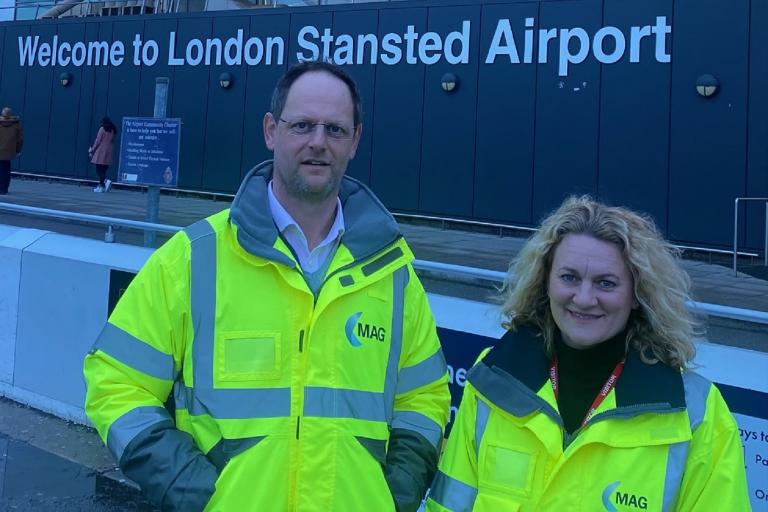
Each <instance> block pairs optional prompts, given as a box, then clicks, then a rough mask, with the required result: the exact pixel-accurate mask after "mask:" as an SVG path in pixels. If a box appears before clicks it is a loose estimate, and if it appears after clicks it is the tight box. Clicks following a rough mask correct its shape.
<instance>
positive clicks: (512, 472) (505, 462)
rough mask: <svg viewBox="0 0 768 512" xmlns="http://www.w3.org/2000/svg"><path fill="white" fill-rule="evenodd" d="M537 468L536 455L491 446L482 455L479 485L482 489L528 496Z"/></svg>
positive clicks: (511, 448) (509, 448)
mask: <svg viewBox="0 0 768 512" xmlns="http://www.w3.org/2000/svg"><path fill="white" fill-rule="evenodd" d="M535 466H536V454H535V453H530V452H527V451H525V450H523V449H516V448H513V447H505V446H498V445H493V444H489V445H487V446H486V447H485V449H484V450H483V453H482V454H481V460H480V468H479V471H480V474H479V477H480V481H479V483H480V486H481V488H482V487H487V488H489V489H494V490H496V491H501V492H504V493H512V494H515V495H518V496H528V495H529V494H530V492H531V486H532V483H533V475H534V469H535Z"/></svg>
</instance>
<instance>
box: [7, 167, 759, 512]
mask: <svg viewBox="0 0 768 512" xmlns="http://www.w3.org/2000/svg"><path fill="white" fill-rule="evenodd" d="M93 187H94V184H93V183H88V182H78V181H74V180H72V181H68V180H59V179H46V178H34V179H30V178H19V177H15V178H14V180H13V181H12V183H11V190H10V193H9V194H8V195H5V196H0V224H8V225H15V226H21V227H34V228H38V229H45V230H50V231H55V232H59V233H64V234H70V235H75V236H83V237H89V238H94V239H99V240H103V239H104V234H105V228H104V226H101V225H83V224H81V223H78V222H74V221H62V220H53V219H46V218H39V217H32V216H28V215H19V214H16V213H9V212H8V211H5V210H3V209H2V204H3V203H6V204H15V205H27V206H36V207H42V208H49V209H55V210H64V211H69V212H78V213H86V214H93V215H102V216H109V217H118V218H122V219H130V220H145V216H146V209H147V197H148V196H147V194H146V193H144V192H142V191H141V190H140V189H138V188H133V187H121V186H116V187H114V188H113V190H111V191H110V192H108V193H94V192H93ZM230 200H231V196H229V197H228V196H215V195H210V194H209V195H206V194H200V193H186V192H174V191H163V193H162V194H161V196H160V211H159V217H158V222H159V223H161V224H169V225H175V226H186V225H189V224H191V223H193V222H195V221H197V220H198V219H201V218H203V217H206V216H208V215H211V214H213V213H215V212H218V211H220V210H222V209H224V208H227V207H228V206H229V201H230ZM398 222H399V223H400V227H401V230H402V232H403V234H404V236H405V238H406V239H407V240H408V243H409V244H410V246H411V248H412V249H413V251H414V253H415V255H416V257H417V258H418V259H420V260H428V261H436V262H441V263H450V264H455V265H463V266H468V267H475V268H481V269H489V270H495V271H505V270H507V268H508V266H509V263H510V260H511V258H512V257H513V256H514V255H515V254H516V253H517V251H518V250H519V249H520V247H522V245H523V244H524V242H525V236H526V234H525V232H521V231H517V232H516V231H513V230H509V229H500V228H498V227H482V226H469V225H466V224H459V223H453V222H442V221H428V220H420V221H416V220H414V219H412V218H405V217H398ZM115 235H116V242H119V243H127V244H134V245H143V242H144V235H143V233H141V232H136V231H131V230H127V229H122V228H119V229H117V230H116V231H115ZM166 238H167V236H166V235H159V236H158V242H159V243H161V242H162V241H163V240H164V239H166ZM684 256H694V258H693V259H684V260H683V261H682V265H683V266H684V268H685V270H686V271H687V272H688V274H689V275H690V276H691V279H692V282H693V298H694V300H697V301H701V302H707V303H711V304H719V305H724V306H731V307H736V308H745V309H751V310H756V311H762V312H768V280H766V279H761V278H758V277H753V276H751V275H748V274H747V273H742V272H738V273H734V272H733V270H731V269H730V268H729V264H730V260H729V259H726V258H725V257H723V256H717V255H707V254H701V253H697V254H690V253H688V254H684ZM718 258H720V260H721V261H720V263H721V264H714V263H713V262H714V261H717V260H718ZM710 260H711V261H710ZM751 263H753V262H750V261H747V260H745V261H742V264H744V265H745V266H746V265H748V264H751ZM751 270H754V269H751ZM760 272H763V274H762V275H763V276H768V272H765V269H758V270H757V272H753V273H756V274H758V275H760ZM422 279H423V281H424V285H425V287H426V288H427V290H428V291H431V292H434V293H442V294H447V295H454V296H460V297H464V298H471V299H474V300H482V301H486V302H494V301H497V300H498V291H497V289H496V286H497V285H498V283H493V282H487V281H486V282H484V281H483V280H482V279H463V280H460V281H461V282H456V280H455V278H446V277H445V276H444V275H440V274H439V273H437V274H434V273H433V274H429V273H427V274H422ZM707 328H708V329H709V333H710V335H714V336H715V339H727V340H730V341H729V342H728V343H727V344H730V345H737V346H744V347H746V348H751V349H753V350H761V351H768V326H765V325H756V324H748V323H745V322H737V321H732V320H724V319H714V318H710V319H709V320H708V323H707ZM710 339H712V338H710ZM3 434H4V435H6V436H8V437H10V438H13V439H15V440H17V441H19V442H23V443H26V444H28V445H30V446H33V447H37V448H40V449H41V450H44V451H46V452H48V453H51V454H55V455H56V456H58V457H62V458H64V459H67V460H70V461H74V462H76V463H77V464H79V465H80V466H81V467H83V468H85V469H86V470H87V471H91V472H93V473H95V474H98V475H104V476H106V477H108V478H111V479H113V480H114V481H117V482H123V483H127V484H129V485H130V484H131V482H130V481H128V480H127V479H126V478H125V477H124V476H123V475H122V474H121V473H120V471H119V470H118V469H117V468H116V467H115V464H114V461H113V460H112V458H111V456H110V455H109V453H108V452H107V450H106V448H105V447H104V446H103V445H102V443H101V441H100V440H99V438H98V436H97V435H96V433H95V431H93V429H90V428H88V427H83V426H80V425H74V424H71V423H67V422H65V421H63V420H61V419H59V418H55V417H53V416H49V415H47V414H45V413H41V412H39V411H35V410H34V409H29V408H28V407H25V406H22V405H19V404H16V403H15V402H12V401H9V400H7V399H2V398H0V435H3ZM0 498H1V497H0ZM126 499H128V498H126ZM2 503H3V502H2V501H1V500H0V504H2ZM126 503H127V502H126ZM131 503H133V502H131ZM137 503H138V502H137ZM132 506H133V505H132ZM136 507H139V508H135V509H134V508H131V510H140V509H145V508H142V507H144V505H143V504H142V503H138V504H137V505H136ZM13 508H16V507H13ZM23 509H25V508H23V507H22V508H21V510H23ZM29 510H42V509H40V508H39V507H32V508H29ZM51 510H55V509H51ZM58 510H59V511H60V510H62V509H61V508H59V509H58ZM83 510H85V509H83ZM94 510H102V509H94ZM104 510H108V509H104ZM126 510H128V509H127V508H126Z"/></svg>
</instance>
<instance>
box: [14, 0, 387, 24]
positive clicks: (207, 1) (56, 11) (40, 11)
mask: <svg viewBox="0 0 768 512" xmlns="http://www.w3.org/2000/svg"><path fill="white" fill-rule="evenodd" d="M381 1H390V2H391V1H397V0H62V1H59V2H56V1H52V0H39V1H32V2H24V3H17V4H15V5H8V6H2V7H0V21H13V20H33V19H44V18H58V17H59V16H62V15H64V14H66V15H67V16H74V17H85V16H127V15H139V14H165V13H188V12H202V11H221V10H239V9H260V8H261V9H263V8H280V7H305V6H317V5H337V4H360V3H369V2H381Z"/></svg>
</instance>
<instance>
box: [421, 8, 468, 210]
mask: <svg viewBox="0 0 768 512" xmlns="http://www.w3.org/2000/svg"><path fill="white" fill-rule="evenodd" d="M465 21H468V22H469V23H468V24H464V22H465ZM479 25H480V8H479V7H433V8H431V9H430V10H429V22H428V28H429V30H430V31H432V32H436V33H438V34H439V35H440V37H441V39H442V40H443V43H445V41H446V39H447V38H449V37H450V34H452V33H454V32H455V33H457V34H458V33H461V34H463V36H468V37H467V39H468V40H467V42H466V45H463V44H462V43H461V42H458V41H457V42H455V43H454V44H451V45H450V46H451V47H452V49H450V48H448V47H444V48H443V50H442V52H441V53H442V57H441V58H440V60H439V61H438V62H437V63H436V64H434V65H430V66H427V69H426V72H425V74H424V120H423V126H424V128H423V142H422V147H421V182H420V186H419V209H420V210H421V211H422V212H424V213H428V214H443V215H449V216H458V217H470V216H471V215H472V201H473V184H474V174H475V123H476V121H477V59H478V57H477V56H478V49H477V47H478V44H479V43H478V39H479V38H478V32H479V30H478V28H479ZM464 29H466V30H464ZM423 36H424V34H421V37H423ZM463 36H462V39H463ZM464 51H465V52H466V54H467V56H468V63H467V64H449V63H448V62H447V61H446V53H448V52H453V53H454V54H455V55H457V56H458V55H459V54H460V53H462V52H464ZM447 72H451V73H453V74H455V75H456V76H457V77H458V78H459V85H458V87H457V88H456V90H454V91H453V92H451V93H447V92H445V91H443V88H442V85H441V83H442V81H441V78H442V76H443V75H444V74H445V73H447Z"/></svg>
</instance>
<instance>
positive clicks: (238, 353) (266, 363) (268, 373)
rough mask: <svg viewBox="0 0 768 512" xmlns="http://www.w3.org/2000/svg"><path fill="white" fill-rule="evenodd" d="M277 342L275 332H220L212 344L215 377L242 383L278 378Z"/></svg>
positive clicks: (277, 337)
mask: <svg viewBox="0 0 768 512" xmlns="http://www.w3.org/2000/svg"><path fill="white" fill-rule="evenodd" d="M281 345H282V343H281V336H280V332H278V331H230V332H223V333H221V335H220V336H219V337H218V339H217V343H216V363H215V364H216V374H217V377H218V380H219V381H223V382H244V381H253V380H274V379H277V378H279V377H280V355H281V354H280V352H281V348H282V347H281Z"/></svg>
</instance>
